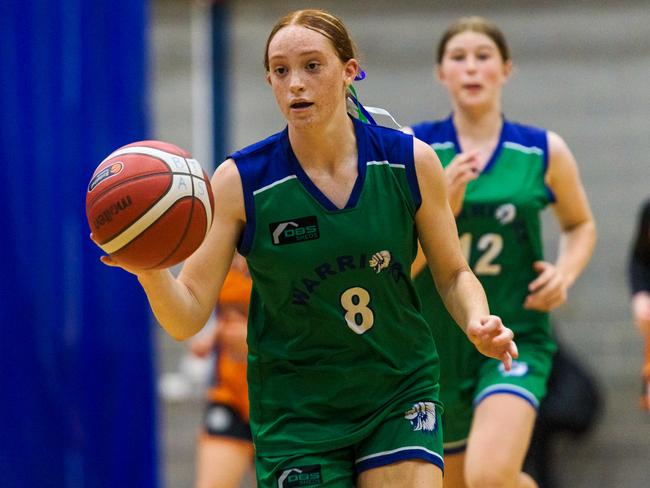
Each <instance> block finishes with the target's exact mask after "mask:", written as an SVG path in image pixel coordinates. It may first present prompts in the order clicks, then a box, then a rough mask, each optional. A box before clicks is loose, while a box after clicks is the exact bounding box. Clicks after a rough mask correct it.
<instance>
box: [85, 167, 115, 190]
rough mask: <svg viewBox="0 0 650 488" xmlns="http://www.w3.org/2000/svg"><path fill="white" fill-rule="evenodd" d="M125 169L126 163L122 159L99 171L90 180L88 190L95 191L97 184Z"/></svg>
mask: <svg viewBox="0 0 650 488" xmlns="http://www.w3.org/2000/svg"><path fill="white" fill-rule="evenodd" d="M123 169H124V163H122V161H118V162H116V163H113V164H111V165H110V166H107V167H106V168H104V169H103V170H101V171H100V172H99V173H97V174H96V175H95V177H94V178H93V179H92V180H90V183H89V184H88V191H93V189H94V188H95V187H96V186H97V185H99V184H100V183H101V182H102V181H104V180H105V179H106V178H110V177H111V176H115V175H116V174H118V173H120V172H121V171H122V170H123Z"/></svg>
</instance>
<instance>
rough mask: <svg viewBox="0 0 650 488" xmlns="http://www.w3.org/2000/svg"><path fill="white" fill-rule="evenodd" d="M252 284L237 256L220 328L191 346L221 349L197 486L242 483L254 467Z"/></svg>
mask: <svg viewBox="0 0 650 488" xmlns="http://www.w3.org/2000/svg"><path fill="white" fill-rule="evenodd" d="M251 288H252V282H251V278H250V276H249V274H248V269H247V267H246V262H245V260H244V259H243V258H242V257H241V256H239V255H236V256H235V258H234V260H233V264H232V266H231V268H230V271H229V272H228V275H227V277H226V280H225V282H224V284H223V287H222V289H221V293H220V295H219V300H218V302H217V326H216V327H215V328H214V329H212V330H211V333H210V334H206V335H203V336H202V337H201V336H199V337H197V338H195V340H194V341H192V342H191V344H190V347H191V349H192V351H193V352H194V353H195V354H196V355H199V356H205V355H207V354H208V353H210V352H211V351H214V350H216V353H217V359H216V363H215V374H214V381H213V385H212V386H211V387H210V388H209V389H208V392H207V400H208V402H207V406H206V409H205V413H204V416H203V425H202V429H201V433H200V435H199V441H198V450H197V464H196V485H195V486H196V488H217V487H218V488H236V487H239V486H240V484H241V481H242V479H243V478H244V475H245V474H246V472H247V471H248V470H249V469H251V467H252V466H253V454H254V450H253V442H252V438H251V431H250V426H249V423H248V418H249V409H248V385H247V382H246V360H247V358H246V356H247V353H248V349H247V346H246V328H247V320H248V317H247V316H248V304H249V301H250V295H251Z"/></svg>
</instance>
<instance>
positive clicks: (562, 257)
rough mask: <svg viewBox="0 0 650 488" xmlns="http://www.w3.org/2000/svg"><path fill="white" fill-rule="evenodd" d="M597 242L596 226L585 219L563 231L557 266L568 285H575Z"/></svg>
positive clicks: (591, 221)
mask: <svg viewBox="0 0 650 488" xmlns="http://www.w3.org/2000/svg"><path fill="white" fill-rule="evenodd" d="M595 244H596V226H595V224H594V222H593V220H588V221H585V222H583V223H581V224H579V225H576V226H575V227H573V228H571V229H567V230H565V231H564V232H562V236H561V237H560V249H559V252H558V259H557V262H556V268H557V269H558V271H559V272H560V273H561V274H562V276H564V279H565V280H566V283H567V286H571V285H573V283H574V282H575V280H576V279H577V278H578V276H580V274H581V273H582V271H583V270H584V268H585V267H586V266H587V263H588V262H589V259H591V255H592V253H593V250H594V246H595Z"/></svg>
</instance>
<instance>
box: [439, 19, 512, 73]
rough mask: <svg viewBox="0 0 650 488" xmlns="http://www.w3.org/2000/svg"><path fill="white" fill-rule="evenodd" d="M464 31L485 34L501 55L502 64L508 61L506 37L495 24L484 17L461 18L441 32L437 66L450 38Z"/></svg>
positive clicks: (508, 52) (508, 50)
mask: <svg viewBox="0 0 650 488" xmlns="http://www.w3.org/2000/svg"><path fill="white" fill-rule="evenodd" d="M466 31H470V32H478V33H479V34H485V35H486V36H488V37H489V38H490V39H492V41H494V43H495V44H496V45H497V49H498V50H499V53H500V54H501V59H503V61H504V62H505V61H508V60H510V48H509V47H508V42H507V41H506V36H504V35H503V32H501V29H499V28H498V27H497V25H496V24H495V23H493V22H490V21H489V20H487V19H486V18H484V17H478V16H472V17H461V18H460V19H458V20H457V21H456V22H454V23H453V24H451V25H450V26H449V27H447V30H445V32H443V34H442V36H441V37H440V41H438V50H437V54H436V62H437V63H438V64H441V63H442V59H443V57H444V56H445V49H446V48H447V43H448V42H449V41H450V40H451V38H452V37H454V36H456V35H458V34H461V33H463V32H466Z"/></svg>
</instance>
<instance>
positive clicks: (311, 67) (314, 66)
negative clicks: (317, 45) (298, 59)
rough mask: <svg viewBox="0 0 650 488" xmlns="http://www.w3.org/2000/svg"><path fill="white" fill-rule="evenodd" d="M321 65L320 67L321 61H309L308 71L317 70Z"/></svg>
mask: <svg viewBox="0 0 650 488" xmlns="http://www.w3.org/2000/svg"><path fill="white" fill-rule="evenodd" d="M319 67H320V63H317V62H316V61H311V62H309V63H307V70H308V71H316V70H317V69H318V68H319Z"/></svg>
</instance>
